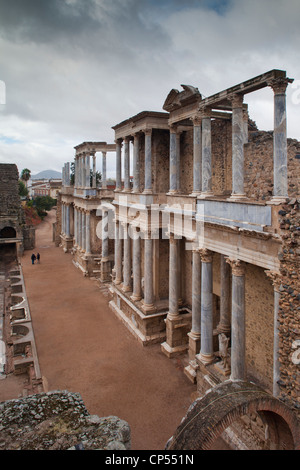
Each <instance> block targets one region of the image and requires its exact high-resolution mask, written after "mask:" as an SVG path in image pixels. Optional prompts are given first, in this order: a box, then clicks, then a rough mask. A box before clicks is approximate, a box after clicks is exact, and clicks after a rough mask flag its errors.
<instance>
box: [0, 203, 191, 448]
mask: <svg viewBox="0 0 300 470" xmlns="http://www.w3.org/2000/svg"><path fill="white" fill-rule="evenodd" d="M54 220H55V211H51V213H49V215H48V216H47V218H46V219H45V220H44V222H43V223H42V224H40V225H39V226H38V229H37V231H36V249H35V252H37V251H39V252H40V254H41V264H35V265H34V266H32V265H31V260H30V256H31V252H25V255H24V256H23V258H22V260H21V263H22V268H23V273H24V279H25V285H26V292H27V297H28V300H29V306H30V311H31V316H32V321H33V328H34V335H35V340H36V346H37V352H38V358H39V364H40V369H41V373H42V375H43V376H44V377H45V378H46V383H47V386H48V390H57V389H60V390H69V391H72V392H79V393H80V394H81V396H82V398H83V400H84V402H85V405H86V407H87V409H88V411H89V412H90V413H91V414H97V415H98V416H108V415H116V416H118V417H120V418H122V419H125V420H126V421H127V422H128V423H129V425H130V427H131V433H132V449H133V450H142V449H146V450H147V449H148V450H159V449H163V448H164V446H165V444H166V442H167V440H168V439H169V438H170V437H171V436H172V434H173V432H174V431H175V429H176V427H177V426H178V425H179V423H180V421H181V419H182V417H183V416H184V415H185V413H186V411H187V409H188V407H189V405H190V404H191V402H192V399H193V396H195V395H194V394H195V391H196V387H195V386H194V385H193V384H191V383H190V382H189V381H188V379H187V378H186V377H185V375H184V373H183V371H182V369H183V366H184V365H183V363H182V362H181V361H180V360H169V359H168V358H166V357H165V356H164V355H163V353H162V352H161V350H160V345H154V346H147V347H144V348H143V347H142V346H141V345H140V344H139V343H138V342H137V340H136V339H135V338H134V337H133V336H132V335H131V334H130V333H129V331H128V330H127V329H126V328H125V326H124V325H123V324H122V323H121V322H120V321H119V320H118V319H117V318H116V316H115V315H114V313H113V312H112V311H111V310H110V308H109V306H108V299H107V298H106V297H104V296H103V295H102V294H101V293H100V291H99V288H98V286H97V283H96V282H95V281H93V280H91V279H88V278H84V277H83V276H82V273H81V272H80V271H79V270H78V269H76V268H75V266H74V265H73V263H72V256H71V255H70V254H68V253H67V254H65V253H64V252H63V251H62V249H61V248H57V247H55V245H54V243H53V242H52V222H53V221H54ZM0 389H1V383H0Z"/></svg>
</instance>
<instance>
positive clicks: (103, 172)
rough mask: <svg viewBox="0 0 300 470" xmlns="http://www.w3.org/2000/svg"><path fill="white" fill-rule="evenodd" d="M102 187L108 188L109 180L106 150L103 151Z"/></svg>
mask: <svg viewBox="0 0 300 470" xmlns="http://www.w3.org/2000/svg"><path fill="white" fill-rule="evenodd" d="M102 189H107V180H106V152H102Z"/></svg>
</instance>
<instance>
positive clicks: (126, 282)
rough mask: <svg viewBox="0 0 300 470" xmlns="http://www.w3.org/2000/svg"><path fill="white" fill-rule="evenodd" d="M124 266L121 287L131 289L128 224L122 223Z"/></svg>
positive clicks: (126, 290) (126, 289)
mask: <svg viewBox="0 0 300 470" xmlns="http://www.w3.org/2000/svg"><path fill="white" fill-rule="evenodd" d="M123 228H124V242H123V243H124V266H123V289H124V291H125V292H128V291H131V239H130V236H129V233H128V224H124V226H123Z"/></svg>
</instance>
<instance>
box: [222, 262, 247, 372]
mask: <svg viewBox="0 0 300 470" xmlns="http://www.w3.org/2000/svg"><path fill="white" fill-rule="evenodd" d="M226 261H227V262H228V263H229V264H230V265H231V269H232V300H231V380H245V379H246V341H245V266H244V263H243V262H242V261H240V260H235V259H230V258H227V259H226Z"/></svg>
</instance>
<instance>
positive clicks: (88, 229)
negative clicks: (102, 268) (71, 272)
mask: <svg viewBox="0 0 300 470" xmlns="http://www.w3.org/2000/svg"><path fill="white" fill-rule="evenodd" d="M85 238H86V243H85V247H86V248H85V251H86V253H87V254H90V253H91V215H90V212H87V213H86V231H85Z"/></svg>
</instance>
